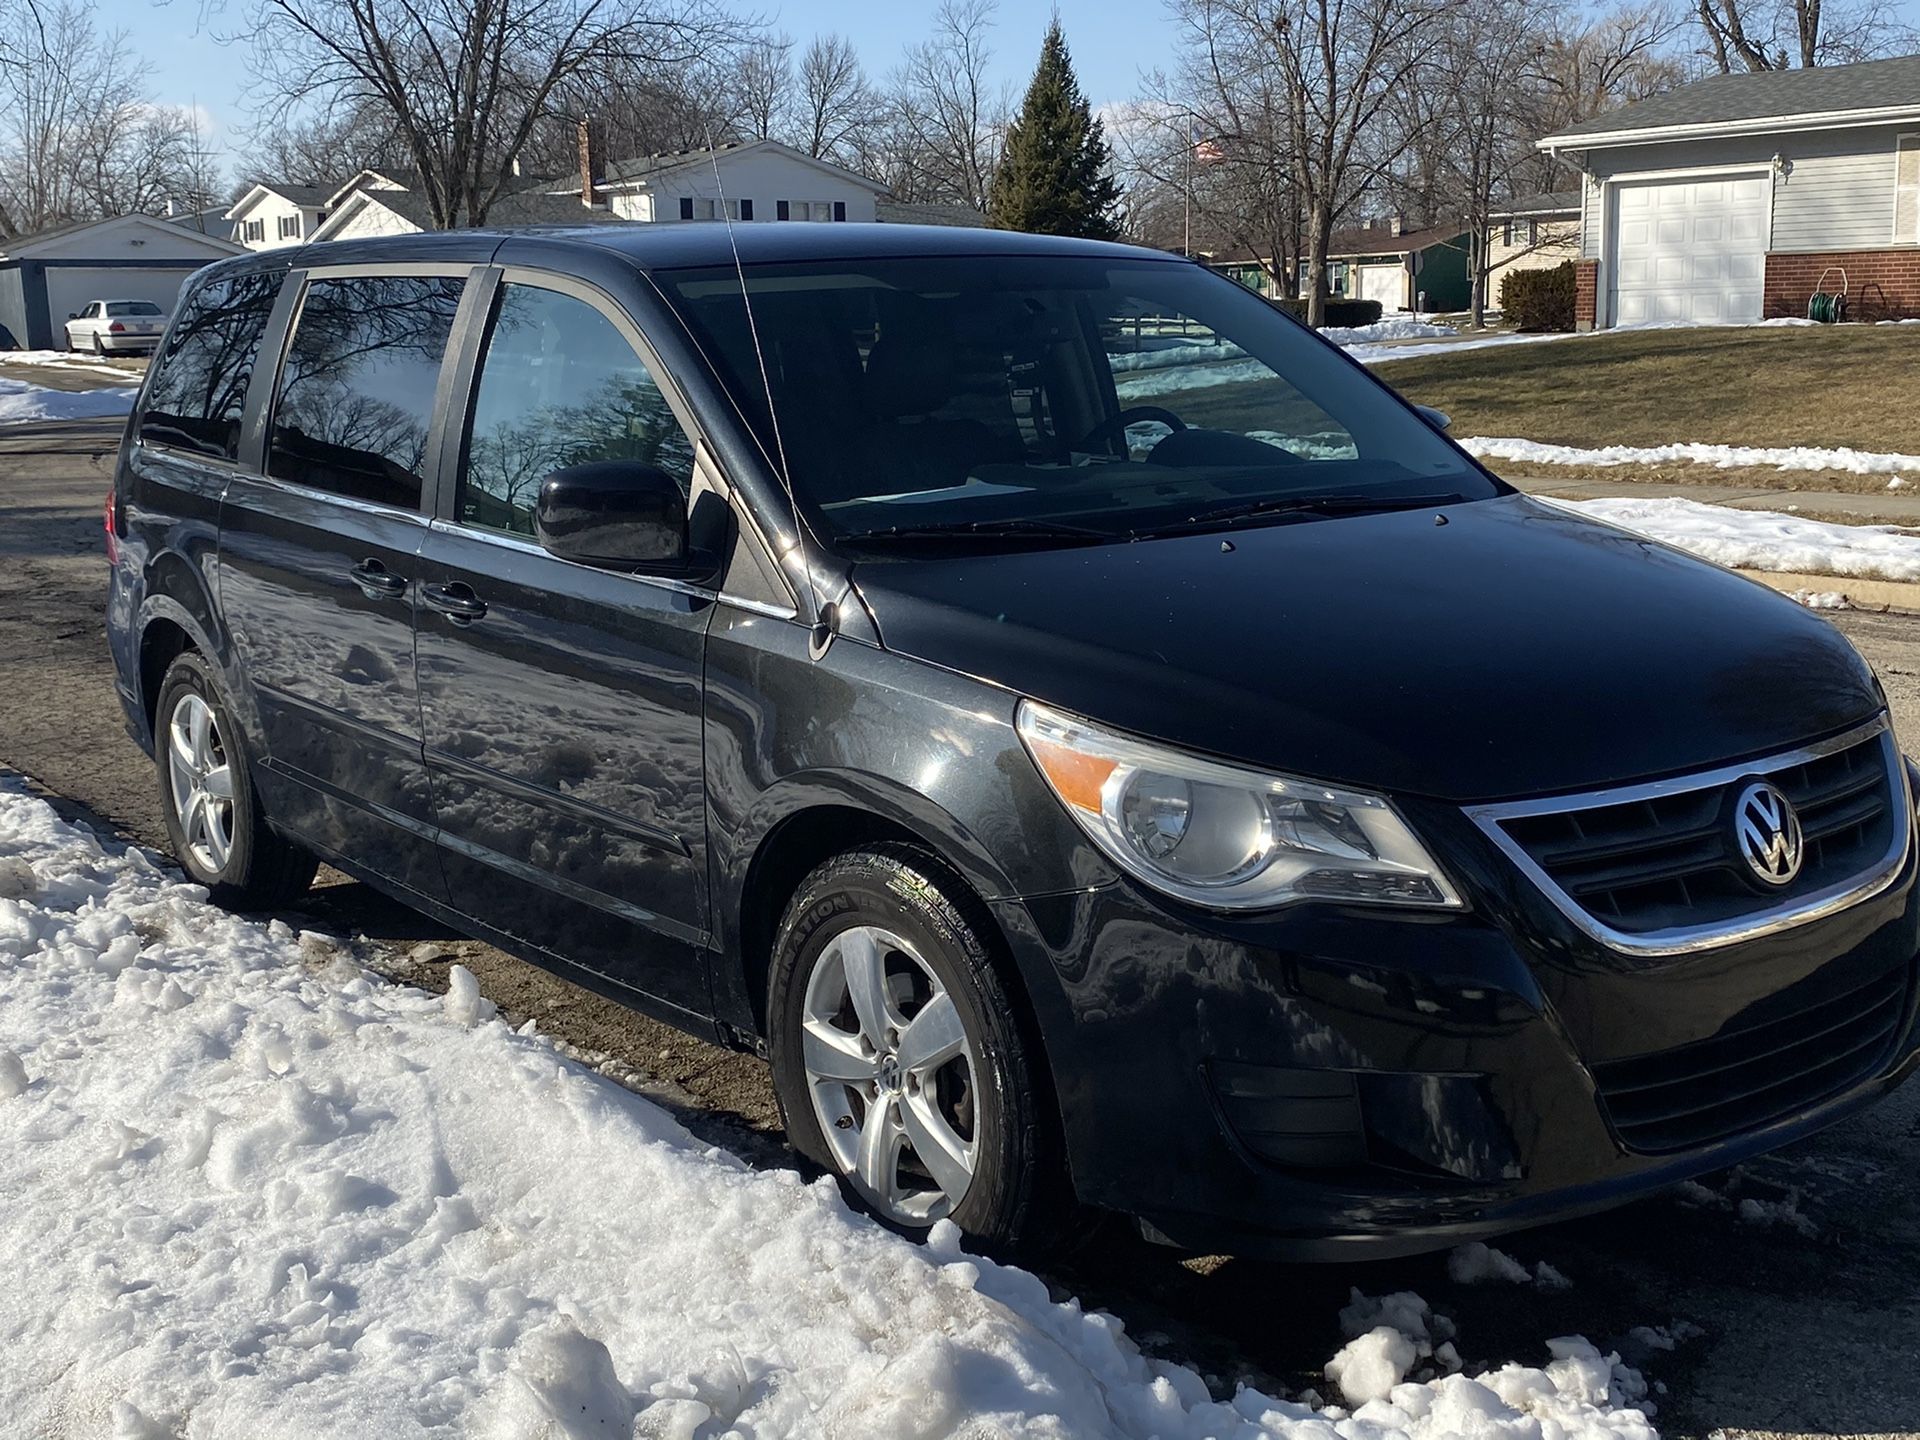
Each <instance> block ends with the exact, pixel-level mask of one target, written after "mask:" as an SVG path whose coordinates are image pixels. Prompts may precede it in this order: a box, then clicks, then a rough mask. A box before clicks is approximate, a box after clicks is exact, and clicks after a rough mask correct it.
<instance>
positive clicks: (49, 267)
mask: <svg viewBox="0 0 1920 1440" xmlns="http://www.w3.org/2000/svg"><path fill="white" fill-rule="evenodd" d="M245 253H246V251H245V249H244V248H243V247H241V246H239V245H236V244H234V243H232V242H231V241H228V240H222V239H219V238H217V237H215V236H212V235H206V234H203V233H201V232H200V231H198V230H193V229H189V228H188V227H187V226H184V225H176V224H173V223H172V222H170V221H167V220H162V219H159V218H157V217H156V216H152V215H118V216H115V217H113V218H112V219H110V220H91V221H85V222H82V223H80V224H76V225H64V226H61V227H60V228H58V229H55V230H43V231H40V232H39V233H38V234H34V235H23V236H21V237H19V238H18V239H14V240H5V241H0V326H4V327H5V329H6V331H7V332H8V334H10V335H11V336H12V338H13V340H14V342H15V343H16V344H18V345H21V346H24V347H26V348H28V349H34V350H51V349H56V348H61V349H64V348H65V346H66V343H67V336H66V328H65V327H66V322H67V317H68V316H69V315H71V314H73V313H75V312H76V311H78V310H79V309H81V307H83V306H84V305H86V304H87V302H88V301H90V300H151V301H153V302H154V304H156V305H158V306H160V308H161V309H163V310H165V311H166V312H167V313H168V314H171V313H173V308H174V305H175V303H176V302H177V301H178V299H179V296H180V286H181V284H182V283H183V282H184V281H185V280H186V278H187V277H188V276H189V275H191V274H193V272H194V271H196V270H198V269H199V268H200V267H201V266H203V265H209V264H211V263H213V262H214V261H215V260H223V259H225V258H226V257H227V256H229V255H244V254H245Z"/></svg>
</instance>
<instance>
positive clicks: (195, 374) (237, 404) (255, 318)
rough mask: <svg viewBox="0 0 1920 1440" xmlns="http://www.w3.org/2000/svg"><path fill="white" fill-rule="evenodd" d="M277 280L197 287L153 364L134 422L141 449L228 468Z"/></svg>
mask: <svg viewBox="0 0 1920 1440" xmlns="http://www.w3.org/2000/svg"><path fill="white" fill-rule="evenodd" d="M279 289H280V281H279V277H277V276H273V275H242V276H238V277H236V278H234V279H231V280H213V281H209V282H208V283H207V284H205V285H202V286H201V287H200V288H199V289H198V290H197V291H195V292H194V295H193V298H192V299H191V300H189V301H188V302H187V306H186V309H185V310H183V311H182V312H181V314H180V318H179V319H178V320H176V321H175V322H174V326H173V330H172V332H171V333H169V334H168V336H167V343H166V348H165V349H163V350H162V351H161V352H160V355H159V357H158V358H157V359H156V360H155V361H154V374H153V380H152V381H151V382H150V383H149V384H148V386H147V395H146V408H145V410H143V411H142V412H141V416H140V441H141V443H142V444H145V445H169V446H173V447H175V448H178V449H182V450H192V451H196V452H198V453H199V454H202V455H210V456H213V457H215V458H216V459H225V460H232V459H235V458H236V457H237V456H238V455H239V453H240V417H241V414H242V412H243V411H244V410H245V409H246V405H247V383H248V381H249V380H251V379H252V378H253V366H254V359H255V357H256V356H257V355H258V354H259V351H260V336H261V334H262V332H264V331H265V330H266V328H267V314H268V312H269V311H271V310H272V309H273V298H274V296H275V295H276V294H277V293H278V292H279Z"/></svg>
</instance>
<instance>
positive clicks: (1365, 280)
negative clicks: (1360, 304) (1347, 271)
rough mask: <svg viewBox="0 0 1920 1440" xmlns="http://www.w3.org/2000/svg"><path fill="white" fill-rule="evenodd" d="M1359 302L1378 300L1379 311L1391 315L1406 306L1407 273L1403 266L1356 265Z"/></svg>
mask: <svg viewBox="0 0 1920 1440" xmlns="http://www.w3.org/2000/svg"><path fill="white" fill-rule="evenodd" d="M1354 269H1355V273H1356V274H1357V275H1358V277H1359V281H1360V287H1359V294H1358V295H1357V296H1356V297H1355V298H1357V299H1360V300H1378V301H1379V302H1380V308H1381V310H1382V311H1383V312H1384V313H1386V314H1388V315H1391V314H1393V312H1394V311H1396V310H1403V309H1405V308H1406V304H1407V271H1406V267H1405V266H1404V265H1358V266H1355V267H1354Z"/></svg>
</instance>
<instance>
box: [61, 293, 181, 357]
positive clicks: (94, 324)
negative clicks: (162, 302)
mask: <svg viewBox="0 0 1920 1440" xmlns="http://www.w3.org/2000/svg"><path fill="white" fill-rule="evenodd" d="M166 329H167V312H166V311H164V310H162V309H161V308H160V307H159V306H158V305H156V304H154V303H153V302H152V301H151V300H93V301H89V302H88V304H87V306H86V308H85V309H83V310H81V311H80V313H79V314H77V315H69V316H68V317H67V348H68V349H69V350H91V351H93V353H94V354H96V355H113V354H128V353H131V354H139V355H151V354H152V353H153V352H154V350H155V349H156V348H157V347H158V346H159V344H160V337H161V336H162V335H163V334H165V333H166Z"/></svg>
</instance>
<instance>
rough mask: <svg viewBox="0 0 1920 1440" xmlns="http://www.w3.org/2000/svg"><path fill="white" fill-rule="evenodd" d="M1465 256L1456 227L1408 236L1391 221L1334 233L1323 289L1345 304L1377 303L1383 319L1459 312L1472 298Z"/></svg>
mask: <svg viewBox="0 0 1920 1440" xmlns="http://www.w3.org/2000/svg"><path fill="white" fill-rule="evenodd" d="M1467 251H1468V241H1467V235H1466V234H1465V232H1464V231H1462V230H1461V228H1460V227H1459V226H1458V225H1433V226H1427V227H1425V228H1423V229H1420V230H1408V229H1406V227H1405V226H1404V225H1403V224H1402V223H1401V222H1400V221H1399V220H1398V219H1390V220H1388V221H1386V222H1385V223H1383V224H1375V225H1362V226H1358V227H1355V228H1351V229H1346V230H1336V231H1335V232H1334V235H1333V241H1332V243H1331V244H1330V245H1329V246H1328V247H1327V259H1328V261H1329V262H1330V266H1331V271H1332V273H1331V274H1330V276H1329V279H1328V288H1329V290H1330V291H1331V292H1332V293H1333V294H1335V295H1338V296H1340V297H1342V298H1344V299H1348V300H1378V301H1379V302H1380V309H1381V312H1382V313H1383V314H1386V315H1391V314H1393V313H1394V312H1395V311H1398V310H1418V311H1423V312H1428V313H1431V312H1433V311H1439V310H1464V309H1466V307H1467V306H1468V304H1470V303H1471V301H1472V298H1473V297H1472V285H1471V282H1470V280H1469V277H1468V271H1467ZM1302 280H1303V283H1304V277H1302Z"/></svg>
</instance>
